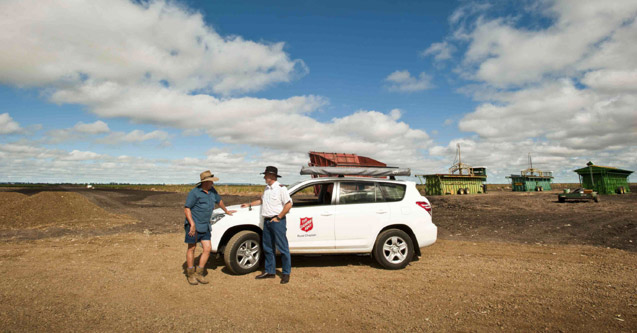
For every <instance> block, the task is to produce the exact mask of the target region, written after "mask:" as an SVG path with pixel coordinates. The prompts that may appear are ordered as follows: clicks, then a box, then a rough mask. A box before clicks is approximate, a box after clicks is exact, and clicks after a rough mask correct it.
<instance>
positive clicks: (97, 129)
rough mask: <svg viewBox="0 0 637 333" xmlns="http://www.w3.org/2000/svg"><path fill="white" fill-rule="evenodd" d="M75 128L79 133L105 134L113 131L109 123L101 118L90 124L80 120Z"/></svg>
mask: <svg viewBox="0 0 637 333" xmlns="http://www.w3.org/2000/svg"><path fill="white" fill-rule="evenodd" d="M73 129H74V130H75V131H77V132H79V133H86V134H103V133H108V132H110V131H111V130H110V129H109V128H108V125H107V124H106V123H105V122H103V121H101V120H98V121H96V122H94V123H90V124H85V123H83V122H81V121H80V122H79V123H77V124H75V126H73Z"/></svg>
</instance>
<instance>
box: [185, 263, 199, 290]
mask: <svg viewBox="0 0 637 333" xmlns="http://www.w3.org/2000/svg"><path fill="white" fill-rule="evenodd" d="M186 278H187V279H188V283H190V284H192V285H193V286H194V285H196V284H198V283H197V279H196V278H195V268H194V267H193V268H187V269H186Z"/></svg>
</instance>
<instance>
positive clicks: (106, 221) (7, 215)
mask: <svg viewBox="0 0 637 333" xmlns="http://www.w3.org/2000/svg"><path fill="white" fill-rule="evenodd" d="M134 222H135V221H134V220H133V219H132V218H130V217H128V216H125V215H118V214H113V213H109V212H107V211H105V210H104V209H102V208H100V207H98V206H96V205H95V204H93V203H91V202H90V201H89V200H88V199H86V198H85V197H84V196H82V195H81V194H78V193H73V192H40V193H37V194H35V195H32V196H26V195H24V194H20V193H15V192H0V229H24V228H27V229H29V228H47V227H53V226H54V227H57V228H63V229H78V228H95V227H100V228H110V227H114V226H119V225H122V224H127V223H134Z"/></svg>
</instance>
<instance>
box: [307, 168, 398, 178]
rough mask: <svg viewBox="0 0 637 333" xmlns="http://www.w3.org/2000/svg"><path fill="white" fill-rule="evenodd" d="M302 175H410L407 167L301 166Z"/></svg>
mask: <svg viewBox="0 0 637 333" xmlns="http://www.w3.org/2000/svg"><path fill="white" fill-rule="evenodd" d="M301 174H302V175H313V176H314V175H319V176H341V177H342V176H346V175H347V176H367V177H394V176H411V169H409V168H377V167H323V166H313V167H306V166H304V167H302V168H301Z"/></svg>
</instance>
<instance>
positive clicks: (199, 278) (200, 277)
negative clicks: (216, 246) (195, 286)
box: [195, 266, 208, 284]
mask: <svg viewBox="0 0 637 333" xmlns="http://www.w3.org/2000/svg"><path fill="white" fill-rule="evenodd" d="M196 268H197V270H196V272H195V278H197V281H199V283H201V284H207V283H208V280H206V278H205V277H203V271H204V269H203V268H202V267H199V266H197V267H196Z"/></svg>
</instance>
